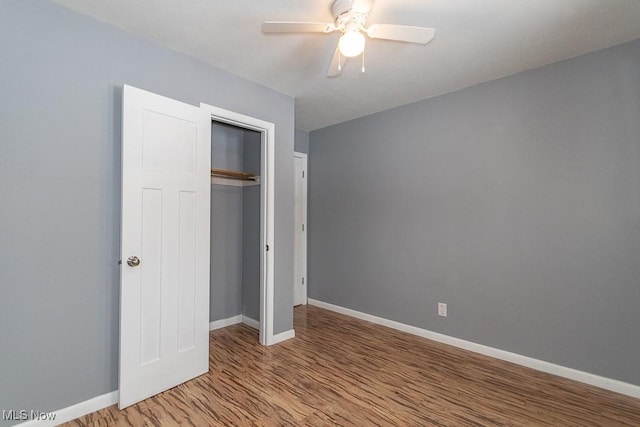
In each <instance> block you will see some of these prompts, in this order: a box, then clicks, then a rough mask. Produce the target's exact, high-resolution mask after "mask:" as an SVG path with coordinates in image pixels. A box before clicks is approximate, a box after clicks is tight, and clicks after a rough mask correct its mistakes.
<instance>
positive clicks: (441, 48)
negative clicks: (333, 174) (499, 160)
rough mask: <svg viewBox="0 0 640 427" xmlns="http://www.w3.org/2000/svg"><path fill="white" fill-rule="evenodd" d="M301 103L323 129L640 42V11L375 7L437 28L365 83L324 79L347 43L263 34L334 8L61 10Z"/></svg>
mask: <svg viewBox="0 0 640 427" xmlns="http://www.w3.org/2000/svg"><path fill="white" fill-rule="evenodd" d="M54 1H55V2H56V3H58V4H60V5H63V6H65V7H68V8H70V9H73V10H76V11H78V12H81V13H84V14H87V15H89V16H92V17H95V18H96V19H98V20H100V21H103V22H106V23H109V24H112V25H115V26H118V27H120V28H123V29H125V30H127V31H129V32H131V33H135V34H138V35H140V36H143V37H145V38H149V39H152V40H155V41H157V42H159V43H161V44H163V45H165V46H168V47H170V48H172V49H175V50H178V51H181V52H184V53H186V54H189V55H192V56H194V57H197V58H199V59H201V60H203V61H205V62H207V63H209V64H212V65H215V66H217V67H219V68H222V69H224V70H227V71H230V72H231V73H234V74H237V75H239V76H242V77H244V78H247V79H249V80H252V81H255V82H258V83H260V84H263V85H265V86H268V87H270V88H273V89H276V90H278V91H281V92H284V93H286V94H288V95H291V96H294V97H295V99H296V127H297V128H298V129H302V130H307V131H309V130H314V129H319V128H322V127H325V126H329V125H332V124H336V123H339V122H343V121H347V120H351V119H354V118H357V117H361V116H365V115H368V114H372V113H375V112H378V111H382V110H386V109H388V108H392V107H395V106H398V105H403V104H407V103H410V102H414V101H418V100H421V99H426V98H430V97H433V96H436V95H440V94H443V93H447V92H451V91H454V90H457V89H461V88H463V87H467V86H471V85H474V84H477V83H480V82H483V81H488V80H493V79H496V78H499V77H503V76H506V75H509V74H513V73H517V72H519V71H523V70H527V69H531V68H535V67H539V66H541V65H545V64H549V63H552V62H556V61H559V60H562V59H566V58H570V57H574V56H577V55H581V54H584V53H587V52H591V51H595V50H598V49H602V48H606V47H609V46H613V45H616V44H620V43H623V42H626V41H631V40H635V39H638V38H640V1H638V0H526V1H514V0H483V1H478V0H376V1H375V3H374V6H373V10H372V11H371V13H370V14H369V19H368V21H367V23H368V24H374V23H390V24H399V25H417V26H426V27H433V28H435V29H436V31H437V32H436V37H435V39H434V40H433V41H432V42H431V43H429V44H428V45H412V44H404V43H397V42H391V41H383V40H371V39H369V40H367V47H366V72H365V73H364V74H362V73H361V72H360V63H359V59H357V58H356V59H350V60H349V62H348V63H347V65H346V67H345V69H344V71H343V74H342V75H341V76H339V77H334V78H327V77H326V71H327V67H328V65H329V62H330V60H331V57H332V55H333V51H334V49H335V46H336V43H337V39H338V34H336V33H334V34H329V35H325V34H262V32H261V30H260V26H261V23H262V22H263V21H265V20H298V21H307V20H308V21H323V22H332V21H333V19H332V16H331V12H330V8H331V3H332V2H331V1H330V0H306V1H302V0H225V1H223V0H189V1H181V0H109V1H105V0H54Z"/></svg>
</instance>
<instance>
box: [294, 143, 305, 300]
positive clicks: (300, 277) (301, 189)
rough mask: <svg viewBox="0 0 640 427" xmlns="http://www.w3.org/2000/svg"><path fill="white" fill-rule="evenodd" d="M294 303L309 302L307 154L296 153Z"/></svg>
mask: <svg viewBox="0 0 640 427" xmlns="http://www.w3.org/2000/svg"><path fill="white" fill-rule="evenodd" d="M294 170H295V177H294V188H295V193H294V203H293V209H294V222H295V233H294V239H295V242H294V248H293V254H294V255H293V256H294V259H293V263H294V264H293V265H294V267H293V270H294V277H293V305H301V304H306V303H307V277H306V276H307V155H306V154H304V153H295V155H294Z"/></svg>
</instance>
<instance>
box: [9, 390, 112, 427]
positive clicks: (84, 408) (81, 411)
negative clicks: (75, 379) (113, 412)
mask: <svg viewBox="0 0 640 427" xmlns="http://www.w3.org/2000/svg"><path fill="white" fill-rule="evenodd" d="M116 403H118V391H117V390H116V391H112V392H111V393H107V394H103V395H101V396H96V397H94V398H93V399H89V400H85V401H84V402H80V403H76V404H75V405H71V406H67V407H66V408H63V409H58V410H57V411H52V412H51V413H53V414H55V419H54V420H32V421H27V422H24V423H22V424H19V427H54V426H57V425H60V424H62V423H66V422H68V421H72V420H75V419H76V418H80V417H82V416H83V415H87V414H90V413H92V412H95V411H99V410H100V409H104V408H106V407H107V406H111V405H115V404H116Z"/></svg>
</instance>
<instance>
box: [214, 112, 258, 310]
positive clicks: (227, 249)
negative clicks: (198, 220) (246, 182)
mask: <svg viewBox="0 0 640 427" xmlns="http://www.w3.org/2000/svg"><path fill="white" fill-rule="evenodd" d="M260 145H261V134H260V133H259V132H256V131H253V130H248V129H242V128H239V127H236V126H233V125H228V124H224V123H213V124H212V126H211V165H212V167H213V168H219V169H228V170H236V171H244V172H249V173H254V174H257V175H259V174H260V152H261V147H260ZM260 253H261V251H260V186H259V185H257V186H247V187H237V186H230V185H223V184H213V185H211V277H210V280H211V294H210V297H211V301H210V305H209V308H210V313H209V319H210V320H211V321H214V320H220V319H226V318H229V317H232V316H236V315H238V314H244V315H246V316H248V317H250V318H252V319H255V320H260Z"/></svg>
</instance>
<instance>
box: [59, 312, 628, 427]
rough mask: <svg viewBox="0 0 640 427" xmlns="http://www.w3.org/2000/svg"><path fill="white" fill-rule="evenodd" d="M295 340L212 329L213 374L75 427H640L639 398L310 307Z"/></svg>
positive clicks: (298, 315)
mask: <svg viewBox="0 0 640 427" xmlns="http://www.w3.org/2000/svg"><path fill="white" fill-rule="evenodd" d="M294 328H295V331H296V337H295V338H294V339H292V340H289V341H286V342H284V343H281V344H278V345H275V346H272V347H262V346H260V345H259V344H258V332H257V331H256V330H255V329H252V328H250V327H248V326H245V325H234V326H230V327H227V328H224V329H219V330H216V331H212V332H211V333H210V343H211V353H210V358H209V361H210V370H209V373H208V374H205V375H203V376H201V377H198V378H196V379H194V380H192V381H189V382H187V383H185V384H182V385H180V386H178V387H175V388H173V389H171V390H168V391H166V392H164V393H161V394H159V395H157V396H155V397H152V398H150V399H147V400H145V401H143V402H141V403H138V404H136V405H133V406H131V407H129V408H127V409H125V410H123V411H119V410H118V409H117V407H116V406H112V407H109V408H105V409H103V410H101V411H98V412H95V413H93V414H90V415H87V416H84V417H82V418H80V419H78V420H75V421H72V422H71V423H68V424H67V425H70V426H143V425H154V426H159V425H167V426H170V425H191V426H207V425H211V426H217V425H220V426H235V425H238V426H243V425H260V426H262V425H264V426H285V425H290V426H300V425H311V426H333V425H345V426H352V425H355V426H370V425H371V426H373V425H388V426H432V425H433V426H467V425H473V426H495V425H499V426H500V425H510V426H525V425H526V426H542V425H544V426H592V425H593V426H607V427H609V426H638V425H640V399H634V398H631V397H628V396H624V395H620V394H616V393H613V392H609V391H606V390H602V389H599V388H596V387H592V386H588V385H585V384H582V383H578V382H574V381H571V380H568V379H565V378H560V377H556V376H553V375H549V374H545V373H542V372H538V371H535V370H532V369H528V368H524V367H521V366H518V365H514V364H511V363H508V362H503V361H500V360H496V359H492V358H490V357H487V356H483V355H479V354H476V353H472V352H468V351H465V350H461V349H458V348H454V347H450V346H447V345H444V344H440V343H437V342H434V341H430V340H427V339H424V338H420V337H415V336H413V335H409V334H406V333H402V332H398V331H395V330H392V329H389V328H386V327H383V326H378V325H374V324H372V323H369V322H365V321H361V320H357V319H354V318H351V317H348V316H344V315H340V314H336V313H333V312H330V311H327V310H323V309H320V308H317V307H313V306H300V307H297V308H296V309H295V310H294Z"/></svg>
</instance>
